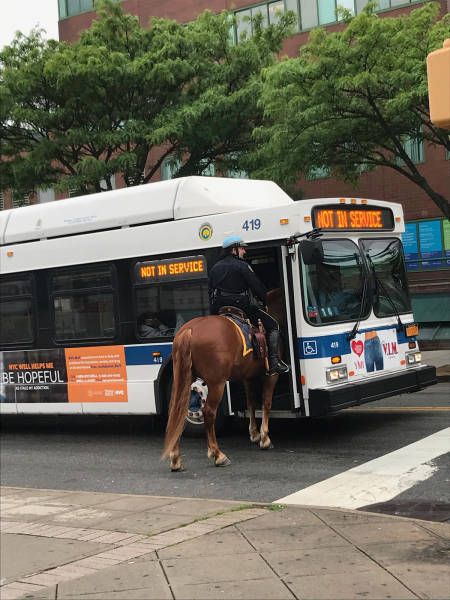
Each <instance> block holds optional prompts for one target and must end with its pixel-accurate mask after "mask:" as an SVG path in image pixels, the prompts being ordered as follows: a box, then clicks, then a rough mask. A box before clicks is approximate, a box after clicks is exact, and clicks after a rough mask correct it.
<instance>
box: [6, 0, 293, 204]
mask: <svg viewBox="0 0 450 600" xmlns="http://www.w3.org/2000/svg"><path fill="white" fill-rule="evenodd" d="M97 12H98V18H97V19H96V20H95V21H94V22H93V24H92V26H91V27H90V28H89V29H88V30H86V31H84V32H83V33H82V34H81V37H80V40H79V41H78V42H76V43H73V44H67V43H64V42H61V43H60V42H55V41H49V42H46V41H44V40H43V39H42V37H41V35H40V33H39V32H34V33H33V34H32V35H31V36H30V37H24V36H21V35H19V36H18V37H17V38H16V39H15V40H14V42H13V43H12V44H11V46H9V47H6V48H5V49H4V50H3V51H2V52H1V53H0V107H1V108H0V152H1V154H2V156H3V159H2V163H1V165H0V178H1V185H0V187H2V188H5V187H12V188H14V189H17V190H21V191H24V192H25V191H31V190H32V189H35V188H36V187H39V186H44V187H47V186H52V185H56V186H57V187H59V188H60V189H69V188H71V189H73V188H76V189H78V190H79V191H80V192H84V193H87V192H90V191H100V189H101V188H100V181H101V180H103V181H104V182H106V187H107V188H108V187H111V177H112V175H114V174H115V173H121V174H122V175H123V178H124V180H125V183H126V185H136V184H140V183H146V182H147V181H149V180H150V179H151V178H152V177H153V176H154V175H155V173H156V172H157V171H158V170H159V168H160V166H161V163H162V161H163V159H164V158H165V157H166V156H178V157H180V158H182V167H181V169H180V171H179V174H180V175H186V174H198V173H201V172H202V170H203V169H204V168H205V164H208V163H210V162H212V161H214V162H216V163H217V162H220V161H222V164H223V166H224V168H229V167H235V166H236V165H235V163H236V161H237V160H238V158H239V157H240V156H241V155H243V153H245V152H247V151H248V150H249V149H250V148H251V147H252V146H253V145H254V141H253V139H252V136H251V132H252V129H253V127H254V126H255V125H258V124H260V123H261V121H262V109H261V108H259V107H258V106H257V99H258V97H259V93H260V86H261V81H260V72H261V69H262V68H264V67H267V66H269V65H270V64H272V63H273V62H274V57H275V53H276V52H278V51H279V50H280V48H281V45H282V42H283V39H284V37H285V36H286V35H287V33H288V32H289V27H290V24H291V23H292V18H291V16H290V15H287V16H284V17H283V18H282V19H281V22H280V23H279V24H278V25H276V26H271V27H269V28H267V29H262V28H261V26H260V24H259V25H258V24H256V33H255V35H254V36H253V37H252V39H249V40H246V41H243V42H242V43H240V44H237V45H234V44H232V43H231V42H230V25H231V22H230V15H229V14H227V13H223V14H220V15H213V14H211V13H209V12H204V13H203V14H201V15H200V16H199V17H198V18H197V19H196V20H195V21H193V22H191V23H188V24H180V23H177V22H175V21H171V20H167V19H153V20H152V21H151V23H150V27H149V28H148V29H144V28H143V27H141V26H140V24H139V22H138V19H137V18H136V17H134V16H132V15H129V14H125V13H124V12H123V11H122V9H121V7H120V5H119V3H117V2H114V1H113V0H100V2H99V3H98V5H97ZM241 168H242V166H241Z"/></svg>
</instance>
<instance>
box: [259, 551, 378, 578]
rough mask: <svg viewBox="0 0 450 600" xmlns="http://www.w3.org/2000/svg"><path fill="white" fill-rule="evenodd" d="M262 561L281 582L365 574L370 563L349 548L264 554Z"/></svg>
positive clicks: (368, 559)
mask: <svg viewBox="0 0 450 600" xmlns="http://www.w3.org/2000/svg"><path fill="white" fill-rule="evenodd" d="M262 556H263V558H264V560H266V561H267V563H268V564H269V565H270V566H271V567H272V569H273V570H274V571H275V572H276V573H277V574H278V575H279V576H280V577H282V578H283V579H286V578H288V577H296V576H300V575H319V574H325V575H326V574H329V573H348V572H352V571H367V570H368V569H370V568H371V567H372V566H373V564H374V562H373V561H372V560H371V559H370V558H368V557H367V556H365V554H364V553H363V552H360V551H359V550H357V549H356V548H353V546H338V547H337V548H327V549H326V552H324V549H323V548H307V549H306V548H305V549H303V548H296V549H295V550H277V551H275V552H264V553H263V554H262Z"/></svg>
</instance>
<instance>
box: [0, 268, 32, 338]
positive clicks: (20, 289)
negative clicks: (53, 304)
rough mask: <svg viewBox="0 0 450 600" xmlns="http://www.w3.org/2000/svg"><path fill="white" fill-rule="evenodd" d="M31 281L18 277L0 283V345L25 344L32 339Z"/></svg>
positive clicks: (27, 278)
mask: <svg viewBox="0 0 450 600" xmlns="http://www.w3.org/2000/svg"><path fill="white" fill-rule="evenodd" d="M32 289H33V286H32V281H31V276H30V275H19V276H15V277H12V278H8V279H4V280H2V281H0V344H1V345H4V344H26V343H31V342H32V341H33V338H34V324H33V320H34V319H33V298H32Z"/></svg>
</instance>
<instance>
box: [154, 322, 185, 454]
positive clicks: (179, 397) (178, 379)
mask: <svg viewBox="0 0 450 600" xmlns="http://www.w3.org/2000/svg"><path fill="white" fill-rule="evenodd" d="M191 337H192V329H190V328H188V329H185V330H184V331H181V332H180V334H179V335H177V336H176V337H175V339H174V341H173V353H172V360H173V386H172V393H171V395H170V404H169V419H168V421H167V427H166V437H165V440H164V451H163V454H162V456H161V458H166V457H167V456H169V454H170V452H172V450H173V449H174V447H175V445H176V443H177V441H178V440H179V438H180V436H181V434H182V433H183V429H184V422H185V419H186V415H187V410H188V404H189V398H190V390H191V385H192V374H191V373H192V371H191V369H192V354H191Z"/></svg>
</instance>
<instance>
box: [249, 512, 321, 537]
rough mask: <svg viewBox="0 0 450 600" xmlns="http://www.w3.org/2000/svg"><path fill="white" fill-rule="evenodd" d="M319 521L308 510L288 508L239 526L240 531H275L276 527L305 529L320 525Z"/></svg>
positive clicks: (266, 514) (266, 513)
mask: <svg viewBox="0 0 450 600" xmlns="http://www.w3.org/2000/svg"><path fill="white" fill-rule="evenodd" d="M321 524H322V523H321V521H320V519H318V518H317V517H316V515H315V514H313V513H312V512H311V511H310V510H308V509H303V508H296V507H288V508H284V509H281V510H276V511H275V510H271V511H266V512H265V514H263V515H262V516H260V517H256V518H254V519H250V520H249V521H246V522H244V523H242V524H240V525H239V528H240V529H242V531H252V530H258V529H263V530H266V529H277V528H278V527H305V526H308V525H321Z"/></svg>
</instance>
